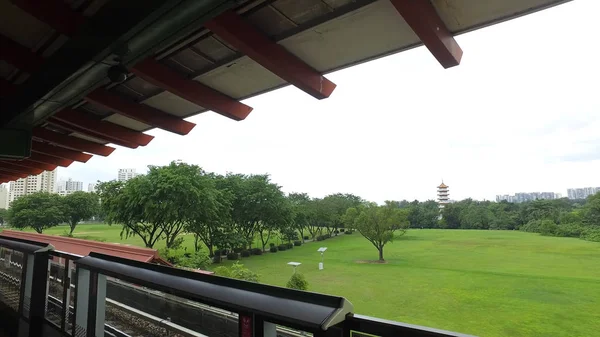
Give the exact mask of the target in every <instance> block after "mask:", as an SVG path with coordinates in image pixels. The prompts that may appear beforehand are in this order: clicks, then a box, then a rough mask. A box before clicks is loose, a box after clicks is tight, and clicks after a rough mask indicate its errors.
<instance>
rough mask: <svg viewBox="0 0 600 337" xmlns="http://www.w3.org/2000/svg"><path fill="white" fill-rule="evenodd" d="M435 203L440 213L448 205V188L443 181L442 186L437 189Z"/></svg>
mask: <svg viewBox="0 0 600 337" xmlns="http://www.w3.org/2000/svg"><path fill="white" fill-rule="evenodd" d="M437 202H438V207H439V208H440V212H441V211H442V210H443V209H444V207H445V206H446V205H447V204H449V203H450V186H448V185H446V184H444V181H443V180H442V184H441V185H440V186H438V187H437Z"/></svg>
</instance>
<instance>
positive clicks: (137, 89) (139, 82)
mask: <svg viewBox="0 0 600 337" xmlns="http://www.w3.org/2000/svg"><path fill="white" fill-rule="evenodd" d="M113 90H115V91H117V92H119V93H121V94H123V95H125V96H127V97H130V98H132V99H134V100H136V101H137V100H140V99H143V98H144V97H148V96H152V95H155V94H157V93H159V92H161V91H162V89H161V88H159V87H157V86H155V85H154V84H152V83H149V82H146V81H144V80H143V79H142V78H140V77H137V76H133V77H131V78H130V79H129V80H127V82H125V83H123V84H121V85H118V86H116V87H115V88H114V89H113Z"/></svg>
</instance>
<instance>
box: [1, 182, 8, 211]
mask: <svg viewBox="0 0 600 337" xmlns="http://www.w3.org/2000/svg"><path fill="white" fill-rule="evenodd" d="M8 195H9V190H8V187H7V186H6V185H4V184H0V209H8Z"/></svg>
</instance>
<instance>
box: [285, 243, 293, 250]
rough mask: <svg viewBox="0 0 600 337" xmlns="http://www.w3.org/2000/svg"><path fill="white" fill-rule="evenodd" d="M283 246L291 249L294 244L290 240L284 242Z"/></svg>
mask: <svg viewBox="0 0 600 337" xmlns="http://www.w3.org/2000/svg"><path fill="white" fill-rule="evenodd" d="M285 246H286V247H287V249H292V248H294V244H293V243H291V242H288V243H286V244H285Z"/></svg>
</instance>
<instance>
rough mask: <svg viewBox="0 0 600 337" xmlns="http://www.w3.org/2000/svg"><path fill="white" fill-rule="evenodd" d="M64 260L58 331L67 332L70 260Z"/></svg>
mask: <svg viewBox="0 0 600 337" xmlns="http://www.w3.org/2000/svg"><path fill="white" fill-rule="evenodd" d="M63 260H64V261H65V263H64V266H65V269H64V271H63V275H62V285H63V293H62V303H63V306H62V312H61V321H60V331H63V332H67V321H68V320H69V307H70V306H71V260H70V259H67V258H65V259H63Z"/></svg>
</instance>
